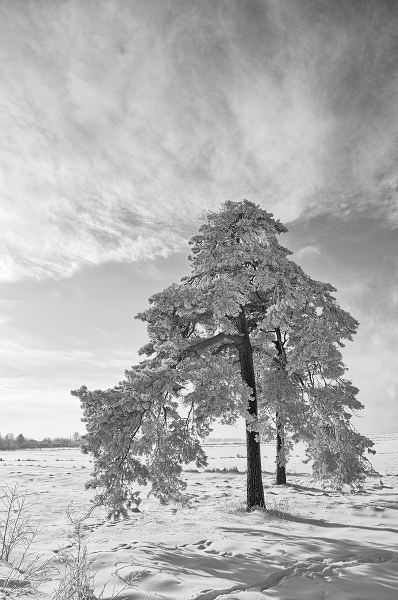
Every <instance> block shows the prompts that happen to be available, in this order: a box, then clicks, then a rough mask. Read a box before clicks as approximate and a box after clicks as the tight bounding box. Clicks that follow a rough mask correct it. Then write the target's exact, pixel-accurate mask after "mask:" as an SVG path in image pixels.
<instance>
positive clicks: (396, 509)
mask: <svg viewBox="0 0 398 600" xmlns="http://www.w3.org/2000/svg"><path fill="white" fill-rule="evenodd" d="M373 439H374V440H375V442H376V445H375V449H376V451H377V454H376V455H375V456H374V457H373V456H371V457H370V458H371V460H372V462H373V464H374V465H375V467H376V468H377V469H378V470H379V472H380V477H377V478H369V479H368V480H367V481H366V485H365V489H364V490H363V491H362V492H360V493H357V494H349V493H338V492H335V491H333V490H331V489H329V488H327V487H325V488H323V487H322V486H320V485H319V484H316V483H315V482H314V481H313V480H312V479H311V474H310V465H308V464H304V463H303V462H302V460H303V458H304V454H303V448H302V447H299V446H298V447H296V448H295V449H294V451H293V454H292V459H291V463H290V465H289V470H288V485H286V486H276V485H274V481H273V475H272V474H271V473H272V470H273V468H274V448H273V446H271V445H268V444H267V445H264V446H263V452H262V455H263V468H264V485H265V493H266V502H267V508H268V511H261V510H256V511H253V512H251V513H247V512H245V511H244V500H245V485H246V476H245V473H243V472H236V471H233V472H229V471H225V472H218V471H217V469H222V468H227V469H231V468H233V467H237V468H238V470H240V471H243V470H244V468H245V458H244V457H245V454H246V451H245V446H244V445H243V444H239V443H234V444H232V443H230V444H227V445H226V444H224V445H220V444H218V445H211V446H208V447H207V448H206V451H207V453H208V455H209V469H213V470H214V471H210V472H206V473H199V472H194V471H192V470H191V471H189V472H186V477H187V481H188V492H189V494H190V495H191V502H190V505H189V506H178V505H175V504H172V505H166V506H161V505H159V504H158V503H157V501H155V500H154V499H152V498H151V497H150V498H145V499H144V501H143V503H142V505H141V507H140V509H141V512H140V513H136V514H133V515H132V516H131V517H130V518H129V519H128V520H125V521H123V522H120V523H110V522H108V521H106V519H105V513H104V511H103V510H102V509H96V510H95V511H94V513H93V514H92V515H91V517H90V518H89V519H88V520H87V522H86V532H87V534H88V537H87V546H88V551H89V556H90V558H91V559H92V560H93V569H94V571H95V582H96V592H97V593H98V594H99V593H100V592H101V590H102V589H103V586H105V592H104V595H103V597H104V599H107V598H111V597H112V593H113V592H117V591H120V596H119V597H120V598H124V599H125V600H165V599H166V600H215V599H217V600H268V599H278V600H321V599H322V600H324V599H325V600H375V599H380V600H390V599H391V600H397V598H398V544H397V539H398V536H397V534H398V434H390V435H379V436H373ZM0 458H1V459H2V460H1V461H0V482H2V483H8V484H13V483H18V484H19V486H20V488H21V489H23V490H25V491H26V492H27V493H28V494H29V495H30V498H31V499H32V500H33V501H34V505H33V509H34V514H33V517H34V520H35V522H40V523H41V526H42V528H43V529H42V531H41V533H40V535H39V536H38V537H37V538H36V540H35V542H34V546H33V548H32V550H33V551H34V552H37V553H39V554H41V555H42V559H43V560H44V559H46V558H52V559H53V560H54V565H55V566H57V567H58V568H59V570H60V572H62V569H63V563H62V560H61V558H60V553H59V550H60V548H63V547H66V546H67V545H68V544H69V543H70V540H69V539H68V537H67V533H68V530H67V525H66V517H65V509H66V507H67V505H68V503H70V502H72V501H73V503H74V506H75V509H76V512H77V513H80V514H83V513H84V512H85V511H87V510H88V508H89V501H90V498H91V497H92V493H91V492H88V491H86V490H85V489H84V482H85V481H86V480H87V479H88V478H89V472H90V467H91V464H90V457H88V456H85V455H82V454H80V451H79V450H78V449H56V450H25V451H18V452H2V453H0ZM55 587H56V579H54V580H52V581H49V582H47V583H45V584H44V585H43V586H42V587H41V591H40V594H39V597H40V598H43V599H44V598H50V597H51V593H52V591H53V590H54V588H55Z"/></svg>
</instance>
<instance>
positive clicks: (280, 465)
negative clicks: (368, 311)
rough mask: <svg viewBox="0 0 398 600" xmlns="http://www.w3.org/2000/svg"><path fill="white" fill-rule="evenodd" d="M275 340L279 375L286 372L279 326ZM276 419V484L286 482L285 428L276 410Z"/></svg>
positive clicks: (283, 374)
mask: <svg viewBox="0 0 398 600" xmlns="http://www.w3.org/2000/svg"><path fill="white" fill-rule="evenodd" d="M275 333H276V341H275V342H274V344H275V347H276V350H277V352H278V362H277V364H278V371H279V374H280V376H281V377H283V376H285V374H286V362H287V360H286V352H285V348H284V343H283V341H282V335H281V330H280V329H279V327H277V328H276V330H275ZM275 421H276V484H277V485H282V484H284V483H286V458H285V452H284V450H285V428H284V426H283V420H282V417H281V415H280V414H278V412H277V413H276V415H275Z"/></svg>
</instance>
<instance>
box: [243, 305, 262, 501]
mask: <svg viewBox="0 0 398 600" xmlns="http://www.w3.org/2000/svg"><path fill="white" fill-rule="evenodd" d="M238 328H239V331H240V333H242V334H243V336H242V340H241V343H240V344H239V346H238V348H239V360H240V370H241V375H242V379H243V381H244V382H245V383H246V384H247V385H248V386H249V387H250V389H251V399H250V401H249V407H248V412H249V414H250V415H253V416H254V417H257V414H258V413H257V391H256V378H255V374H254V364H253V349H252V346H251V343H250V337H249V331H248V328H247V323H246V317H245V313H244V311H243V310H242V312H241V314H240V315H239V317H238ZM246 456H247V509H248V510H250V509H251V508H253V507H254V506H261V507H265V500H264V487H263V479H262V473H261V447H260V439H259V434H258V432H256V431H249V430H248V429H247V428H246Z"/></svg>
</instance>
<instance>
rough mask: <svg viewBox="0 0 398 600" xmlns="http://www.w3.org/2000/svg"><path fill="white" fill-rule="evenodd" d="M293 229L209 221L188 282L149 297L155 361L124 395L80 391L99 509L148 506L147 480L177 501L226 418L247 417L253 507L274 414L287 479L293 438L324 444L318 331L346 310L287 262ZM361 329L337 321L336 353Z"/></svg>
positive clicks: (259, 496)
mask: <svg viewBox="0 0 398 600" xmlns="http://www.w3.org/2000/svg"><path fill="white" fill-rule="evenodd" d="M285 231H286V228H285V227H284V226H283V225H282V224H281V223H280V222H279V221H277V220H275V219H274V218H273V216H272V215H271V214H270V213H267V212H266V211H265V210H263V209H261V208H260V207H258V206H256V205H255V204H253V203H251V202H248V201H246V200H245V201H243V202H226V203H225V204H224V205H223V207H222V209H221V210H220V211H219V212H209V213H207V214H205V217H204V223H203V225H202V226H201V227H200V228H199V231H198V234H197V235H195V236H194V237H193V238H192V240H191V242H190V245H191V249H192V255H191V256H190V257H189V260H190V264H191V273H190V275H189V276H187V277H185V278H184V279H183V280H182V281H181V282H180V283H179V284H173V285H171V286H170V287H168V288H166V289H165V290H163V291H162V292H159V293H158V294H155V295H154V296H152V297H151V298H150V299H149V304H150V306H149V308H148V309H147V310H145V311H144V312H142V313H140V314H139V315H138V318H139V319H140V320H142V321H144V322H145V323H146V324H147V331H148V336H149V342H148V343H147V344H146V345H145V346H144V347H143V348H142V349H141V351H140V352H141V354H142V355H144V356H145V357H146V358H145V359H144V360H143V361H142V362H141V363H140V364H138V365H135V366H134V367H133V368H132V369H130V370H127V371H126V373H125V375H126V378H125V380H124V381H123V382H121V384H120V385H118V386H116V387H115V388H112V389H110V390H106V391H101V390H97V391H94V392H90V391H88V390H87V388H85V387H84V386H83V387H82V388H80V390H77V391H75V392H73V393H74V394H75V395H77V396H79V397H80V400H81V402H82V407H83V411H84V420H85V422H86V426H87V435H86V436H85V440H84V442H83V446H84V448H85V450H86V451H88V452H91V453H92V454H93V456H94V473H93V478H92V480H91V481H90V482H89V483H88V486H89V487H94V488H100V489H102V490H103V491H102V496H101V501H102V502H104V503H106V504H108V505H109V506H110V508H111V512H112V513H113V514H114V515H121V514H125V513H126V511H127V510H128V509H129V508H131V507H132V506H134V505H135V504H138V503H139V496H138V493H137V492H131V491H130V485H131V484H132V483H136V484H139V485H145V484H147V483H148V482H150V483H151V484H152V492H153V493H154V494H155V495H156V496H157V497H158V498H160V500H161V501H167V500H168V499H170V498H175V499H177V498H179V497H180V495H181V493H182V492H183V490H184V486H185V483H184V480H183V479H182V477H181V471H182V464H183V463H189V462H191V461H193V460H195V461H196V463H197V465H198V467H203V466H205V465H206V456H205V454H204V452H203V450H202V449H201V441H203V440H204V439H205V438H206V437H207V436H208V435H209V433H210V432H211V430H212V429H211V428H212V425H213V424H214V422H215V421H217V420H219V421H220V422H222V423H234V422H235V421H236V420H237V419H238V417H240V416H243V417H244V418H245V420H246V443H247V507H248V509H250V508H253V507H254V506H264V505H265V500H264V490H263V483H262V476H261V452H260V428H262V429H263V430H264V429H266V428H267V422H268V421H269V409H271V410H273V412H274V415H275V417H276V418H275V422H276V433H277V442H278V469H279V471H278V477H282V478H283V471H284V468H285V464H286V440H285V429H288V430H290V431H293V432H294V433H296V435H297V436H298V437H301V438H303V437H304V434H305V433H306V434H307V435H308V440H310V439H315V436H314V434H313V433H312V434H311V435H310V433H311V427H313V421H314V419H312V417H311V414H312V412H311V411H312V410H313V409H312V408H311V400H310V399H312V398H313V397H314V394H312V393H310V392H309V391H308V389H307V388H308V387H309V385H308V381H307V375H306V370H305V369H306V367H307V366H308V363H311V360H310V358H311V359H313V360H316V355H317V353H318V358H319V359H320V360H323V359H322V356H323V355H321V351H322V349H323V345H322V344H323V339H322V336H324V335H325V328H327V327H329V326H330V324H331V322H332V321H330V319H329V320H325V317H323V320H322V318H321V320H320V321H319V323H318V321H317V320H316V319H315V315H316V316H321V315H318V313H319V312H320V311H321V313H322V314H323V313H325V315H327V314H329V313H330V314H331V315H335V314H337V313H338V310H337V308H338V307H337V305H336V302H335V300H334V299H333V298H332V297H331V296H330V292H331V291H332V290H333V288H332V287H331V286H329V285H328V284H321V283H318V282H314V281H313V280H311V279H310V278H309V277H308V276H306V275H305V274H304V272H303V271H302V269H301V268H300V267H298V266H297V265H296V264H295V263H294V262H293V261H292V260H290V259H289V255H290V254H291V253H290V251H289V250H287V249H286V248H284V247H283V246H281V245H280V244H279V242H278V240H277V236H278V235H279V234H280V233H283V232H285ZM336 307H337V308H336ZM336 310H337V313H336ZM346 314H347V313H344V315H346ZM314 319H315V321H314ZM313 321H314V322H313ZM329 321H330V322H329ZM314 323H315V324H314ZM321 324H323V325H322V327H321ZM355 327H356V322H355V321H354V320H353V319H352V318H351V320H350V319H348V317H347V319H346V320H344V319H343V320H342V322H341V323H339V324H338V326H337V325H333V324H332V329H331V332H329V334H328V338H327V339H328V343H329V346H330V347H333V348H334V347H335V343H340V341H341V338H344V337H346V338H347V339H350V336H351V335H352V333H353V332H354V330H355ZM334 332H335V333H334ZM270 336H273V337H270ZM286 344H288V348H287V346H286ZM329 346H328V347H329ZM311 364H312V363H311ZM259 404H261V406H262V407H263V409H265V410H262V415H263V416H264V418H259V417H261V415H260V414H259ZM300 413H302V416H303V417H304V418H300V417H299V415H300ZM267 419H268V420H267Z"/></svg>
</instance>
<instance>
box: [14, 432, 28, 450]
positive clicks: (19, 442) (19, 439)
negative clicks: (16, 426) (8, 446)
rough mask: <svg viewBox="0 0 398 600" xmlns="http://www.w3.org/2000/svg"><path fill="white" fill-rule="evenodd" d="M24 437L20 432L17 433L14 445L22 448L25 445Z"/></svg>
mask: <svg viewBox="0 0 398 600" xmlns="http://www.w3.org/2000/svg"><path fill="white" fill-rule="evenodd" d="M25 441H26V440H25V438H24V436H23V435H22V433H20V434H19V435H17V439H16V440H15V443H16V447H17V448H24V447H25Z"/></svg>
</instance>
